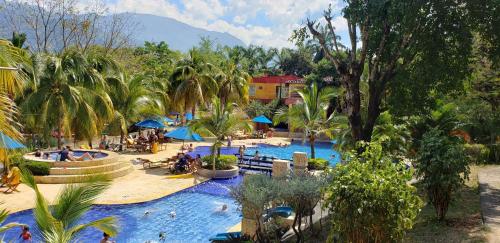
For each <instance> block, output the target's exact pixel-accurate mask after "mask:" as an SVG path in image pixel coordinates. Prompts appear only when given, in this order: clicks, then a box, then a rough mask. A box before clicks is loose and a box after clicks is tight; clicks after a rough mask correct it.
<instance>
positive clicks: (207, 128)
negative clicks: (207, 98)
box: [190, 97, 252, 173]
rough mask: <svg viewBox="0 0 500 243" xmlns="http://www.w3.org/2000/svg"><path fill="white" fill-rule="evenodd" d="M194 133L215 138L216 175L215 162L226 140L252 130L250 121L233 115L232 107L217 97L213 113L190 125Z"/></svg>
mask: <svg viewBox="0 0 500 243" xmlns="http://www.w3.org/2000/svg"><path fill="white" fill-rule="evenodd" d="M190 127H191V128H192V129H193V131H195V132H198V133H200V134H202V135H207V136H211V137H215V141H214V144H213V145H212V151H211V152H212V159H213V161H212V163H213V164H212V169H213V170H214V173H215V161H216V158H217V159H218V158H219V156H220V147H221V146H222V142H223V141H224V138H225V137H227V136H231V135H233V134H234V133H235V132H236V131H238V130H247V131H248V130H251V129H252V126H251V124H250V121H248V120H246V119H242V118H241V117H238V116H236V115H235V114H233V106H232V105H223V104H222V102H221V100H220V99H219V98H217V97H215V98H213V99H212V113H211V114H210V115H209V116H206V117H202V118H200V119H197V120H194V121H192V122H191V123H190Z"/></svg>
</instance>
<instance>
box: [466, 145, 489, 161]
mask: <svg viewBox="0 0 500 243" xmlns="http://www.w3.org/2000/svg"><path fill="white" fill-rule="evenodd" d="M464 149H465V154H466V155H467V157H469V159H470V161H473V162H475V163H477V164H484V163H488V162H489V160H490V149H489V148H488V147H487V146H486V145H483V144H465V145H464Z"/></svg>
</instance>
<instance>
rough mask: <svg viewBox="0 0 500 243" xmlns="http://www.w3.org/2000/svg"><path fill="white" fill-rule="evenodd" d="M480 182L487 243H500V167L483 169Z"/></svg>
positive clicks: (480, 173) (479, 175) (479, 176)
mask: <svg viewBox="0 0 500 243" xmlns="http://www.w3.org/2000/svg"><path fill="white" fill-rule="evenodd" d="M478 180H479V190H480V197H481V212H482V216H483V221H484V224H485V225H486V226H487V227H488V230H487V237H486V238H487V241H488V242H491V243H500V166H485V167H482V168H481V169H480V170H479V173H478Z"/></svg>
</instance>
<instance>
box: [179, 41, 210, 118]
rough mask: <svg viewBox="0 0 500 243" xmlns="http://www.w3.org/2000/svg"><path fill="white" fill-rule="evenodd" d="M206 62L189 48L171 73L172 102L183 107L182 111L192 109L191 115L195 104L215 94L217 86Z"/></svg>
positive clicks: (195, 51)
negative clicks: (185, 55)
mask: <svg viewBox="0 0 500 243" xmlns="http://www.w3.org/2000/svg"><path fill="white" fill-rule="evenodd" d="M212 68H213V66H212V64H210V63H207V62H206V61H205V60H204V58H203V56H202V55H201V54H200V53H198V51H197V50H196V49H191V50H190V51H189V53H188V55H187V57H186V58H184V59H182V60H181V61H179V62H178V63H177V64H176V68H175V70H174V73H173V74H172V90H171V94H172V95H173V97H174V103H176V104H177V105H178V106H179V107H183V108H184V112H188V111H189V109H192V113H193V116H194V115H195V113H196V106H197V105H198V104H204V103H205V101H206V100H209V99H210V97H213V96H214V95H215V94H217V90H218V86H217V82H216V81H215V80H214V78H213V76H212V73H211V72H210V69H212Z"/></svg>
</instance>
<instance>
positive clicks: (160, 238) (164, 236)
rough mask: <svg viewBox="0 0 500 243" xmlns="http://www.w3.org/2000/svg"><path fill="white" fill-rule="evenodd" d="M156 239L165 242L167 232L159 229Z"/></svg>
mask: <svg viewBox="0 0 500 243" xmlns="http://www.w3.org/2000/svg"><path fill="white" fill-rule="evenodd" d="M158 239H159V240H160V242H165V240H167V232H165V231H161V232H160V233H159V234H158Z"/></svg>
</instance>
